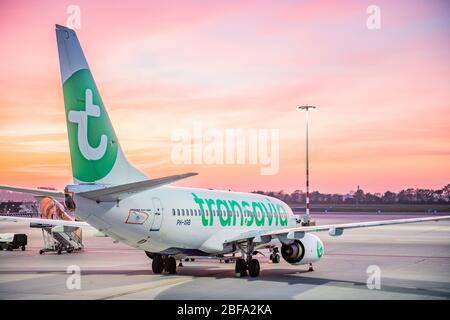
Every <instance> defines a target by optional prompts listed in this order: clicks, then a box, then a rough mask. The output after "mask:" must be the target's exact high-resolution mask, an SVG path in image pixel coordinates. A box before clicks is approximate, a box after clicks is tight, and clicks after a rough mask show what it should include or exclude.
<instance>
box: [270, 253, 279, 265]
mask: <svg viewBox="0 0 450 320" xmlns="http://www.w3.org/2000/svg"><path fill="white" fill-rule="evenodd" d="M280 260H281V258H280V255H279V254H278V253H275V254H274V255H273V259H272V262H273V263H280Z"/></svg>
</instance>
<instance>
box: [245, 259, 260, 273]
mask: <svg viewBox="0 0 450 320" xmlns="http://www.w3.org/2000/svg"><path fill="white" fill-rule="evenodd" d="M248 274H249V276H250V277H253V278H255V277H257V276H259V261H258V260H257V259H252V260H250V262H249V263H248Z"/></svg>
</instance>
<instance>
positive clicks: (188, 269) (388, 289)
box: [0, 264, 450, 299]
mask: <svg viewBox="0 0 450 320" xmlns="http://www.w3.org/2000/svg"><path fill="white" fill-rule="evenodd" d="M233 268H234V265H233V264H230V269H223V268H220V267H218V266H217V267H215V266H201V267H200V266H189V265H188V264H185V265H184V266H183V267H182V268H181V269H180V268H178V269H179V272H178V274H175V275H154V274H153V272H152V271H151V270H142V269H141V270H135V269H122V268H120V269H105V268H98V269H88V270H86V269H85V270H82V271H81V275H86V276H90V275H123V276H126V277H133V276H143V275H149V276H157V277H165V278H169V277H171V278H173V277H183V276H189V277H192V278H193V279H194V280H195V279H207V278H214V279H216V280H225V279H236V280H239V281H247V282H248V283H252V282H255V283H256V282H258V281H259V282H261V281H264V282H268V281H271V282H278V283H285V284H288V285H293V286H295V285H299V286H302V285H305V286H322V285H326V286H329V287H335V288H350V289H358V290H359V289H360V290H368V289H367V284H366V282H361V281H353V280H341V279H331V278H320V277H316V276H311V275H313V274H314V273H316V274H320V270H318V271H313V272H310V271H308V270H306V269H303V270H302V269H300V270H293V269H287V268H276V269H264V270H262V272H261V274H260V276H259V277H258V278H251V277H243V278H239V279H238V278H236V277H235V275H234V270H233ZM18 273H21V274H24V273H35V274H46V273H61V269H46V270H39V271H37V270H36V271H32V270H27V271H23V270H22V271H20V270H15V271H12V270H11V271H2V272H0V274H18ZM303 275H304V276H303ZM446 285H447V284H446V283H442V282H434V281H423V280H412V281H411V280H407V283H406V282H405V280H400V279H394V278H386V277H383V278H382V284H381V290H380V291H381V292H383V293H398V294H410V295H421V296H430V297H436V298H444V299H445V298H447V299H448V298H450V292H449V288H448V287H446ZM429 288H436V289H429ZM301 291H302V290H300V292H301ZM337 298H339V297H337Z"/></svg>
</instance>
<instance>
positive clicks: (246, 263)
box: [0, 25, 450, 277]
mask: <svg viewBox="0 0 450 320" xmlns="http://www.w3.org/2000/svg"><path fill="white" fill-rule="evenodd" d="M56 38H57V43H58V53H59V63H60V69H61V78H62V87H63V93H64V104H65V110H66V117H67V119H66V120H67V131H68V136H69V145H70V155H71V163H72V174H73V178H74V183H73V184H70V185H67V186H66V188H65V190H64V191H51V190H42V189H29V188H20V187H12V186H0V188H1V189H6V190H12V191H18V192H26V193H31V194H34V195H37V196H46V197H53V198H62V197H64V198H65V204H66V207H67V208H68V209H70V210H72V211H74V213H75V215H76V217H77V218H78V219H81V220H83V221H66V220H50V219H38V218H36V219H33V218H18V217H0V220H4V221H15V222H21V223H42V224H45V225H54V226H55V227H56V226H59V228H69V229H70V228H74V227H91V226H92V227H94V228H96V229H98V230H99V231H100V232H101V233H103V234H105V235H107V236H109V237H111V238H113V239H115V240H117V241H121V242H123V243H126V244H127V245H130V246H132V247H134V248H137V249H141V250H144V251H145V252H146V254H147V255H148V256H149V257H150V258H152V260H153V261H152V270H153V272H154V273H157V274H159V273H162V272H163V271H166V272H167V273H169V274H171V273H175V272H176V267H177V266H176V260H175V259H179V258H183V257H188V256H189V257H193V256H222V255H224V254H229V253H237V254H238V255H239V253H240V254H241V257H240V258H238V259H237V260H236V264H235V271H236V275H237V276H241V277H242V276H246V275H247V272H248V274H249V275H250V276H251V277H257V276H258V275H259V273H260V265H259V262H258V260H257V259H256V258H254V256H255V254H256V249H257V248H258V247H262V246H267V245H269V244H273V245H275V246H281V255H282V257H283V258H284V259H285V260H286V261H287V262H288V263H290V264H293V265H308V264H311V263H313V262H315V261H318V260H319V259H320V258H321V257H322V256H323V254H324V246H323V243H322V241H321V240H320V239H319V237H317V236H316V235H315V234H314V233H317V232H323V231H328V233H329V234H330V235H332V236H340V235H342V233H343V231H344V230H345V229H351V228H365V227H375V226H383V225H393V224H403V223H413V222H423V221H437V220H443V219H450V216H441V217H436V216H435V217H426V218H414V219H398V220H388V221H376V222H373V221H372V222H360V223H346V224H333V225H322V226H302V225H301V224H300V223H299V222H298V221H297V219H296V217H295V216H294V214H293V212H292V210H291V209H290V208H289V206H288V205H287V204H286V203H284V202H282V201H280V200H278V199H275V198H272V197H268V196H264V195H259V194H253V193H242V192H229V191H218V190H210V189H197V188H182V187H174V186H168V185H169V184H171V183H173V182H175V181H178V180H181V179H185V178H188V177H191V176H193V175H195V174H196V173H186V174H180V175H173V176H168V177H163V178H157V179H149V178H148V177H147V176H145V175H144V174H143V173H142V172H140V171H139V170H137V169H136V168H135V167H133V166H132V165H131V164H130V163H129V162H128V161H127V159H126V157H125V155H124V153H123V152H122V149H121V147H120V145H119V141H118V139H117V137H116V134H115V133H114V129H113V127H112V125H111V122H110V120H109V117H108V114H107V112H106V109H105V107H104V105H103V102H102V99H101V98H100V94H99V91H98V89H97V86H96V84H95V82H94V79H93V77H92V74H91V71H90V69H89V66H88V64H87V62H86V59H85V56H84V54H83V51H82V49H81V46H80V44H79V41H78V39H77V36H76V34H75V32H74V31H73V30H71V29H68V28H66V27H63V26H60V25H56ZM276 252H277V251H275V253H273V254H272V257H271V258H272V260H273V261H279V255H278V253H276Z"/></svg>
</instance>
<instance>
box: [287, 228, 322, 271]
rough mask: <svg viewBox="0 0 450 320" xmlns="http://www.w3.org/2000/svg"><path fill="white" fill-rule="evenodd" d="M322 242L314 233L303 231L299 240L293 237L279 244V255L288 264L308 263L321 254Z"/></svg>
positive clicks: (316, 259) (315, 259) (314, 260)
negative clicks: (287, 241)
mask: <svg viewBox="0 0 450 320" xmlns="http://www.w3.org/2000/svg"><path fill="white" fill-rule="evenodd" d="M323 253H324V250H323V243H322V241H321V240H320V239H319V238H318V237H317V236H315V235H313V234H310V233H305V234H304V236H303V238H301V239H300V240H298V239H295V240H293V241H292V242H289V243H283V244H282V245H281V255H282V256H283V259H284V260H286V261H287V262H289V263H290V264H294V265H297V264H309V263H313V262H316V261H318V260H319V259H320V258H321V257H322V256H323Z"/></svg>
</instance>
